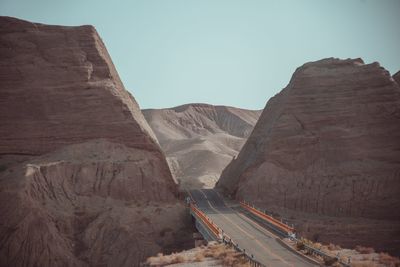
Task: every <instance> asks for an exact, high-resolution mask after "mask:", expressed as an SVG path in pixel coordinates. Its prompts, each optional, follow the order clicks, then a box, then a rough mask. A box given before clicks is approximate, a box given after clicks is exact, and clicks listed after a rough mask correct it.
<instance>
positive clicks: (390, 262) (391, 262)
mask: <svg viewBox="0 0 400 267" xmlns="http://www.w3.org/2000/svg"><path fill="white" fill-rule="evenodd" d="M379 263H382V264H385V265H386V266H390V267H399V266H400V259H399V258H396V257H392V256H390V255H389V254H387V253H382V252H381V253H379Z"/></svg>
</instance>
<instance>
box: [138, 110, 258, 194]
mask: <svg viewBox="0 0 400 267" xmlns="http://www.w3.org/2000/svg"><path fill="white" fill-rule="evenodd" d="M143 114H144V116H145V118H146V120H147V121H148V122H149V124H150V126H151V128H152V129H153V131H154V133H155V134H156V136H157V138H158V140H159V141H160V144H161V147H162V149H163V150H164V152H165V154H166V156H167V159H168V162H169V164H170V168H171V170H172V171H173V174H174V175H175V177H176V179H177V180H178V181H179V182H180V183H181V185H182V186H183V187H185V188H199V187H213V186H214V184H215V182H216V180H217V178H218V177H219V175H220V174H221V171H222V170H223V168H224V167H225V166H226V165H227V164H228V163H229V162H230V161H231V160H232V158H233V157H235V156H236V155H237V153H238V152H239V150H240V148H241V147H242V145H243V144H244V142H245V140H246V139H247V137H248V136H249V135H250V133H251V131H252V130H253V127H254V125H255V123H256V122H257V119H258V117H259V115H260V114H261V111H260V110H258V111H256V110H246V109H239V108H234V107H227V106H213V105H208V104H187V105H183V106H178V107H174V108H166V109H148V110H143Z"/></svg>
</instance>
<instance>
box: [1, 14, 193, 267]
mask: <svg viewBox="0 0 400 267" xmlns="http://www.w3.org/2000/svg"><path fill="white" fill-rule="evenodd" d="M0 59H1V60H0V124H1V127H0V136H1V138H0V214H1V216H0V244H1V245H0V266H138V265H139V262H141V261H142V260H144V259H146V258H147V256H149V255H154V254H156V253H158V252H162V251H164V252H165V251H170V250H171V249H172V250H173V249H174V247H176V246H180V245H182V244H185V243H186V242H188V241H190V235H191V232H190V231H191V229H188V225H190V224H186V222H187V221H185V220H186V219H190V217H189V216H188V215H186V211H185V209H184V206H183V205H182V204H180V203H179V202H178V201H177V186H176V184H175V183H174V181H173V179H172V175H171V172H170V170H169V167H168V165H167V161H166V159H165V156H164V154H163V152H162V151H161V149H160V147H159V144H158V142H157V139H156V137H155V135H154V133H153V132H152V130H151V128H150V127H149V125H148V124H147V122H146V121H145V119H144V117H143V115H142V113H141V111H140V109H139V107H138V105H137V103H136V101H135V100H134V98H133V97H132V96H131V95H130V94H129V93H128V92H127V91H126V90H125V89H124V86H123V84H122V83H121V81H120V79H119V77H118V74H117V72H116V70H115V68H114V66H113V64H112V62H111V59H110V57H109V55H108V53H107V51H106V48H105V46H104V44H103V42H102V41H101V39H100V37H99V35H98V34H97V32H96V30H95V29H94V28H93V27H92V26H81V27H63V26H49V25H43V24H37V23H30V22H27V21H22V20H18V19H14V18H9V17H0Z"/></svg>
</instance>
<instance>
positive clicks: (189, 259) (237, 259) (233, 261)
mask: <svg viewBox="0 0 400 267" xmlns="http://www.w3.org/2000/svg"><path fill="white" fill-rule="evenodd" d="M207 259H212V260H217V261H218V263H219V264H220V265H222V266H237V267H250V264H249V262H248V261H247V260H246V259H245V258H244V257H243V254H242V253H239V252H237V251H235V250H234V249H233V248H231V247H228V246H226V245H223V244H218V243H215V242H210V243H209V244H208V245H207V246H201V247H199V248H195V249H193V250H189V251H183V252H180V253H172V254H170V255H163V254H161V253H159V254H158V255H157V256H155V257H150V258H148V259H147V261H146V264H145V265H146V266H168V265H171V264H176V263H194V262H202V261H205V260H207Z"/></svg>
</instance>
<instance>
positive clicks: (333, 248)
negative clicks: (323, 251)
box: [327, 243, 342, 250]
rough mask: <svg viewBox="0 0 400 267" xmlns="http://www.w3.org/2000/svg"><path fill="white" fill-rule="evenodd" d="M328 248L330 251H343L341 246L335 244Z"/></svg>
mask: <svg viewBox="0 0 400 267" xmlns="http://www.w3.org/2000/svg"><path fill="white" fill-rule="evenodd" d="M327 248H328V250H341V249H342V248H341V247H340V246H338V245H335V244H332V243H330V244H329V245H328V246H327Z"/></svg>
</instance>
